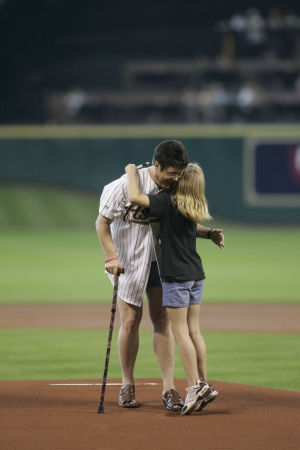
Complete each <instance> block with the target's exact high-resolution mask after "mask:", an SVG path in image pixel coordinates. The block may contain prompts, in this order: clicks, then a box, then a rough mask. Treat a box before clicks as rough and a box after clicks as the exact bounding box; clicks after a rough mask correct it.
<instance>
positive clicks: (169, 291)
mask: <svg viewBox="0 0 300 450" xmlns="http://www.w3.org/2000/svg"><path fill="white" fill-rule="evenodd" d="M203 286H204V280H199V281H183V282H182V283H178V282H176V281H174V282H173V281H172V282H168V281H164V280H163V284H162V287H163V306H169V307H174V308H185V307H187V306H189V305H199V304H200V303H201V301H202V292H203Z"/></svg>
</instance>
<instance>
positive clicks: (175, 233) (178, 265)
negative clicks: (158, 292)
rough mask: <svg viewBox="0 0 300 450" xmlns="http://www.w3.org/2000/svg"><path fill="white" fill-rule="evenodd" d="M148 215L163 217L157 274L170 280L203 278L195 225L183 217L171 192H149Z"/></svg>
mask: <svg viewBox="0 0 300 450" xmlns="http://www.w3.org/2000/svg"><path fill="white" fill-rule="evenodd" d="M149 201H150V214H151V215H153V216H156V217H159V218H161V219H162V222H161V230H160V240H161V262H160V265H159V269H160V276H161V278H163V279H166V280H169V281H172V280H178V281H187V280H203V279H204V278H205V274H204V271H203V267H202V261H201V258H200V256H199V255H198V253H197V250H196V232H197V224H196V222H192V221H191V220H189V219H187V218H186V217H184V216H183V215H182V214H181V213H180V212H179V211H178V210H177V209H176V208H175V207H174V206H173V204H172V202H171V198H170V195H169V194H167V193H165V192H160V193H159V194H157V195H149Z"/></svg>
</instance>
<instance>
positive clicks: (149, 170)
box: [148, 166, 161, 189]
mask: <svg viewBox="0 0 300 450" xmlns="http://www.w3.org/2000/svg"><path fill="white" fill-rule="evenodd" d="M148 174H149V176H150V178H151V179H152V180H153V181H154V183H155V184H156V185H157V186H158V187H159V188H160V189H161V187H160V186H159V185H158V184H157V179H156V177H155V167H154V166H151V167H149V169H148Z"/></svg>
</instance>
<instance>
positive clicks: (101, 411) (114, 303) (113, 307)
mask: <svg viewBox="0 0 300 450" xmlns="http://www.w3.org/2000/svg"><path fill="white" fill-rule="evenodd" d="M121 273H124V269H122V270H120V272H118V273H117V276H116V279H115V282H114V293H113V299H112V305H111V317H110V325H109V332H108V342H107V348H106V358H105V364H104V373H103V379H102V389H101V395H100V403H99V406H98V410H97V413H98V414H104V406H103V404H104V395H105V388H106V379H107V371H108V364H109V356H110V348H111V341H112V335H113V330H114V321H115V313H116V306H117V297H118V284H119V276H120V275H121Z"/></svg>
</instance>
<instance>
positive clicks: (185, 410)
mask: <svg viewBox="0 0 300 450" xmlns="http://www.w3.org/2000/svg"><path fill="white" fill-rule="evenodd" d="M198 389H199V386H198V385H196V386H190V387H188V388H186V392H187V394H186V398H185V402H184V405H183V407H182V410H181V411H180V414H181V416H184V415H185V414H189V413H190V412H192V411H193V408H194V405H195V403H196V401H197V391H198Z"/></svg>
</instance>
